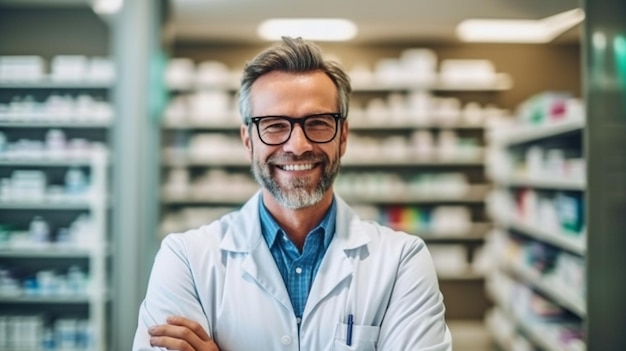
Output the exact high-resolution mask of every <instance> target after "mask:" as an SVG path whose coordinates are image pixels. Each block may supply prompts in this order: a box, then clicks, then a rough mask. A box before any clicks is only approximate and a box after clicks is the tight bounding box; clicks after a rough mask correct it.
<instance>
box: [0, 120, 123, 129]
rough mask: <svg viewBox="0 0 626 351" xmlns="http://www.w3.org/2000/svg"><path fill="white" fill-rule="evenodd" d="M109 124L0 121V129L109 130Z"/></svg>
mask: <svg viewBox="0 0 626 351" xmlns="http://www.w3.org/2000/svg"><path fill="white" fill-rule="evenodd" d="M109 127H111V122H85V121H58V122H57V121H29V122H15V121H0V128H72V129H79V128H89V129H99V128H109Z"/></svg>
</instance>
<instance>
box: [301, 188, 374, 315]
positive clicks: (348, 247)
mask: <svg viewBox="0 0 626 351" xmlns="http://www.w3.org/2000/svg"><path fill="white" fill-rule="evenodd" d="M335 198H336V199H337V205H338V206H337V222H336V226H335V236H334V237H333V240H332V241H331V243H330V245H329V246H328V249H327V250H326V254H325V255H324V259H323V260H322V263H321V265H320V268H319V270H318V272H317V275H316V276H315V280H314V281H313V285H312V286H311V291H310V292H309V297H308V299H307V303H306V307H305V311H304V315H305V316H306V315H308V313H309V312H310V311H313V310H314V309H315V307H316V306H317V305H318V304H319V303H320V302H321V301H323V300H324V299H325V298H326V297H327V296H329V295H330V294H332V293H333V291H334V290H335V289H336V288H337V287H338V286H339V285H340V284H341V283H342V282H343V281H344V280H346V279H350V278H351V277H352V275H353V274H354V269H355V268H354V267H355V264H356V262H355V260H358V259H359V258H358V256H359V255H355V254H354V250H358V249H360V248H361V247H363V246H364V245H366V244H367V243H368V242H369V241H370V238H369V237H368V236H367V233H365V232H364V231H363V230H361V229H360V226H359V223H360V221H359V219H358V218H357V217H356V215H355V214H354V212H352V210H351V209H350V208H349V207H348V205H347V204H346V203H345V202H344V201H343V200H342V199H341V198H339V197H338V196H336V197H335Z"/></svg>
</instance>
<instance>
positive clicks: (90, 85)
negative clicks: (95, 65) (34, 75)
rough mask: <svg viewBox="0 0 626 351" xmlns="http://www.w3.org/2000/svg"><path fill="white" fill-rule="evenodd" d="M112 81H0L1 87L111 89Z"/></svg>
mask: <svg viewBox="0 0 626 351" xmlns="http://www.w3.org/2000/svg"><path fill="white" fill-rule="evenodd" d="M112 85H113V84H112V82H90V81H65V82H64V81H54V80H51V79H43V80H39V81H21V82H7V81H1V82H0V89H109V88H111V87H112Z"/></svg>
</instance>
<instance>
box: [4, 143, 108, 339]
mask: <svg viewBox="0 0 626 351" xmlns="http://www.w3.org/2000/svg"><path fill="white" fill-rule="evenodd" d="M15 163H16V164H17V165H19V166H23V165H24V163H23V162H15ZM7 164H9V163H4V164H2V166H6V165H7ZM71 164H72V162H67V163H66V165H71ZM55 165H60V166H63V163H62V162H58V163H57V164H55ZM28 166H29V168H37V167H38V166H40V165H39V164H38V163H36V162H30V163H29V164H28ZM48 166H50V165H49V164H47V163H46V162H44V163H43V167H48ZM87 167H88V168H89V178H90V189H89V192H88V193H87V194H86V195H85V197H84V201H82V202H81V203H76V204H73V203H64V202H48V203H46V202H35V201H22V202H2V203H0V208H2V209H6V210H27V211H31V212H33V213H35V214H42V215H43V213H44V212H45V213H48V214H50V216H55V215H57V214H58V212H67V211H74V210H79V211H81V212H82V211H86V212H87V213H89V215H90V218H91V223H92V225H91V229H92V230H93V231H92V232H90V233H88V234H89V235H90V236H91V237H90V238H79V239H78V240H79V241H78V242H76V243H63V244H61V243H54V242H46V243H41V242H33V241H26V242H22V241H19V242H12V241H11V240H8V241H7V242H3V243H2V245H0V266H4V267H6V268H9V269H11V268H14V269H21V268H20V267H21V265H25V266H27V267H29V268H30V269H37V270H48V269H50V268H49V267H47V264H50V262H53V261H55V262H66V263H65V264H64V263H60V264H57V263H55V262H53V263H52V265H53V267H56V269H63V268H66V266H67V265H74V264H79V265H81V262H82V261H83V260H86V262H87V263H86V266H87V267H88V269H87V271H86V272H85V273H86V274H87V277H88V285H87V289H85V290H84V291H80V292H74V293H68V292H65V293H63V292H62V291H59V290H58V289H54V288H52V289H51V290H50V291H48V292H46V293H43V290H44V289H43V288H41V291H42V292H40V293H36V292H34V291H31V290H28V289H24V288H22V289H20V290H19V291H13V292H12V293H11V294H0V305H4V307H3V308H2V310H11V309H13V308H15V307H16V306H19V307H17V308H18V309H17V311H20V312H19V313H22V312H23V313H26V315H44V316H45V318H46V322H45V324H46V327H47V328H51V327H52V326H53V324H54V323H55V322H56V321H58V320H59V319H63V318H64V313H63V312H62V311H63V309H65V307H64V306H72V305H82V306H87V309H88V313H87V320H88V321H89V329H88V330H89V332H88V333H89V334H88V335H85V337H87V338H88V339H86V340H85V342H86V344H85V345H84V346H89V347H88V348H86V349H85V351H87V350H89V351H92V350H93V351H105V350H106V335H107V334H106V304H107V301H108V294H107V286H108V284H107V267H106V266H107V263H106V261H107V254H108V252H107V247H108V244H107V234H106V233H107V229H106V228H107V205H106V203H107V194H108V192H107V188H108V186H107V179H108V177H107V171H108V162H107V156H106V154H105V153H104V152H94V153H93V154H92V155H91V162H90V163H89V164H88V165H87ZM3 222H4V223H5V224H6V223H7V218H5V219H4V220H3ZM82 234H85V233H84V232H83V233H82ZM31 274H33V273H29V274H28V275H27V276H30V275H31ZM18 279H19V278H18ZM22 283H23V282H22ZM5 288H6V287H5ZM9 306H10V307H9ZM53 310H54V312H52V311H53ZM70 310H71V309H70ZM17 311H12V312H11V313H10V314H9V315H8V316H7V315H4V313H3V315H2V316H0V317H4V318H8V317H9V316H13V317H15V316H18V315H19V313H18V312H17ZM27 311H30V312H27ZM47 314H51V315H50V316H48V315H47ZM69 316H70V317H69V318H75V317H76V315H75V314H74V312H71V313H69ZM48 318H49V319H48ZM4 322H5V325H4V327H6V326H7V325H6V324H7V323H9V322H8V321H6V320H5V321H4ZM39 332H43V330H39ZM30 337H36V338H39V340H40V342H43V340H42V339H41V338H43V336H42V335H31V336H30ZM81 350H83V349H81Z"/></svg>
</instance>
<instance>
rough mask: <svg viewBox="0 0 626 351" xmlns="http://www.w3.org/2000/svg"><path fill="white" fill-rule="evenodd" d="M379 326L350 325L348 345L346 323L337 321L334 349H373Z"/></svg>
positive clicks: (353, 350) (364, 350) (354, 350)
mask: <svg viewBox="0 0 626 351" xmlns="http://www.w3.org/2000/svg"><path fill="white" fill-rule="evenodd" d="M379 331H380V327H376V326H370V325H357V324H354V325H352V344H351V345H350V346H348V343H347V341H348V325H347V324H346V323H337V327H336V328H335V339H334V341H333V350H334V351H375V350H376V342H377V341H378V333H379Z"/></svg>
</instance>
